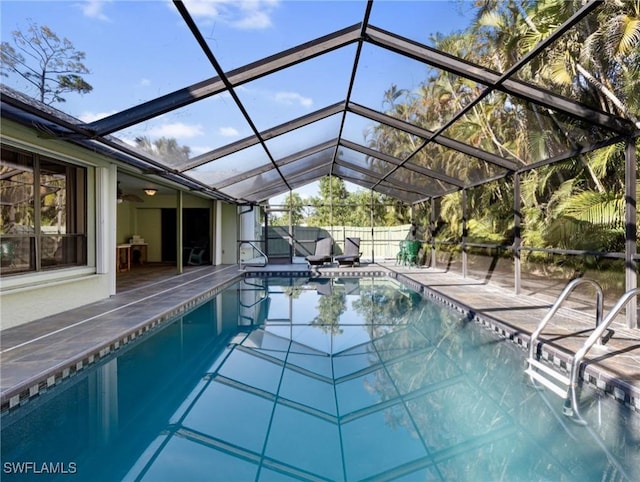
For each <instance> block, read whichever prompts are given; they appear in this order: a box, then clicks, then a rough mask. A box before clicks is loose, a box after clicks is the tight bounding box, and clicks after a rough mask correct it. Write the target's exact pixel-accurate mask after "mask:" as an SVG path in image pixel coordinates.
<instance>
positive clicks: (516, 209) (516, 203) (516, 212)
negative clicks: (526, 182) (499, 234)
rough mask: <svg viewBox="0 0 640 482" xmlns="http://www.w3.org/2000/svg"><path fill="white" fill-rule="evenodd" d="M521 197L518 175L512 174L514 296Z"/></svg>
mask: <svg viewBox="0 0 640 482" xmlns="http://www.w3.org/2000/svg"><path fill="white" fill-rule="evenodd" d="M521 209H522V197H521V196H520V173H518V172H515V173H513V286H514V291H515V294H517V295H519V294H520V289H521V285H520V281H521V280H520V277H521V268H520V243H521V241H522V239H521V232H520V223H521V221H522V213H521V211H520V210H521Z"/></svg>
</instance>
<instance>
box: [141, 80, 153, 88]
mask: <svg viewBox="0 0 640 482" xmlns="http://www.w3.org/2000/svg"><path fill="white" fill-rule="evenodd" d="M140 85H141V86H142V87H148V86H149V85H151V81H150V80H149V79H140Z"/></svg>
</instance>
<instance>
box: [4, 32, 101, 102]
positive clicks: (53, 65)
mask: <svg viewBox="0 0 640 482" xmlns="http://www.w3.org/2000/svg"><path fill="white" fill-rule="evenodd" d="M11 35H12V36H13V43H14V45H13V46H12V45H10V44H9V42H2V43H1V44H0V74H1V75H2V76H5V77H8V76H9V75H10V74H17V75H18V76H20V77H22V78H23V79H24V80H26V81H27V82H28V83H29V84H30V87H32V88H33V87H35V89H36V91H37V92H38V97H37V98H38V99H39V100H40V102H43V103H45V104H48V105H51V104H53V103H54V102H65V98H64V97H62V94H64V93H65V92H79V93H81V94H86V93H88V92H91V91H92V90H93V87H92V86H91V85H90V84H88V83H87V82H86V81H85V80H84V78H83V77H82V75H85V74H89V73H90V72H89V69H87V67H86V66H85V65H84V64H83V60H84V57H85V53H84V52H81V51H79V50H76V49H75V47H74V46H73V44H72V43H71V41H69V40H68V39H67V38H62V39H60V37H58V36H57V35H56V34H55V33H54V32H53V31H52V30H51V29H50V28H49V27H47V26H46V25H43V26H39V25H38V24H36V23H33V22H31V23H30V24H29V28H28V29H27V31H26V32H22V31H20V30H15V31H13V32H12V34H11Z"/></svg>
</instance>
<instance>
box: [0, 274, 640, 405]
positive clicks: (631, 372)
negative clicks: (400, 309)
mask: <svg viewBox="0 0 640 482" xmlns="http://www.w3.org/2000/svg"><path fill="white" fill-rule="evenodd" d="M256 271H257V270H256ZM260 271H261V272H266V274H272V275H273V274H277V273H281V272H282V273H285V274H287V275H290V274H296V273H297V274H308V273H309V272H308V270H307V267H306V265H274V266H268V267H267V268H265V269H261V270H260ZM371 273H376V274H380V273H387V274H389V275H391V276H393V277H395V278H398V279H399V280H401V281H403V282H405V283H407V284H409V285H410V286H412V287H413V288H415V289H417V290H419V291H422V292H423V293H424V294H425V295H426V296H431V297H434V298H436V299H437V300H439V301H441V302H443V303H446V304H450V305H452V306H454V307H455V308H457V309H458V310H460V311H461V312H462V313H464V314H465V315H466V316H467V318H468V319H469V320H470V321H473V322H478V323H481V324H483V325H485V326H486V327H487V328H488V329H491V330H493V331H495V332H497V333H498V334H499V335H500V336H503V337H505V338H509V339H511V340H513V341H514V342H515V343H517V344H520V345H522V346H523V348H525V347H527V346H528V340H529V334H530V333H531V332H532V331H533V330H534V329H535V327H536V325H537V324H538V322H539V321H540V320H541V319H542V318H543V317H544V316H545V315H546V313H547V312H548V310H549V309H550V307H551V306H552V304H553V302H554V300H555V296H553V297H552V296H549V295H545V294H544V293H545V291H544V289H537V290H535V292H533V291H529V292H524V293H522V294H520V295H517V296H516V295H515V294H514V293H513V292H512V290H509V289H505V288H504V287H500V286H498V285H496V284H493V283H491V282H487V281H486V280H480V279H472V278H463V277H462V276H461V275H460V274H457V273H453V272H449V271H447V270H444V269H431V268H422V267H403V266H395V265H394V264H393V263H389V264H363V265H362V266H360V267H355V268H344V267H340V268H337V267H335V266H333V267H327V268H320V269H319V270H317V271H314V272H313V274H314V275H317V274H325V275H328V276H338V275H340V276H350V275H353V276H357V275H363V274H371ZM242 275H243V272H242V271H241V270H240V269H239V268H238V267H237V266H235V265H227V266H216V267H213V266H202V267H197V268H190V269H189V270H187V271H186V272H185V273H183V274H181V275H175V274H174V273H173V272H172V271H169V272H168V273H167V272H166V271H165V272H164V273H160V272H156V273H155V274H150V275H148V276H147V277H144V276H142V277H141V276H138V277H137V278H136V279H135V282H134V283H130V284H127V281H126V280H121V281H120V280H119V284H118V289H119V292H118V294H116V295H115V296H113V297H111V298H109V299H107V300H103V301H100V302H97V303H92V304H90V305H87V306H85V307H83V308H80V309H76V310H72V311H68V312H64V313H60V314H58V315H54V316H51V317H48V318H46V319H42V320H37V321H34V322H31V323H28V324H25V325H22V326H19V327H15V328H10V329H7V330H3V331H2V332H0V401H1V404H2V407H1V411H2V412H5V411H6V410H10V409H12V408H14V407H17V406H19V405H21V404H23V403H25V402H26V401H27V400H29V399H30V398H32V397H36V396H38V394H39V393H40V392H42V391H46V390H48V389H50V388H51V387H53V386H55V385H56V384H58V383H60V382H61V381H62V380H64V379H66V378H68V377H72V376H74V374H76V373H78V372H79V371H81V370H82V369H84V368H85V367H88V366H91V365H93V364H95V363H98V362H99V361H100V359H102V358H104V357H106V356H107V355H109V354H110V353H112V352H114V351H116V350H118V349H119V348H121V347H122V346H124V345H126V344H128V343H129V342H131V341H133V340H135V339H138V338H139V337H140V336H142V335H144V334H146V333H148V332H151V331H152V330H153V328H155V327H157V326H158V325H160V324H161V323H162V322H163V321H166V320H167V319H170V318H172V317H174V316H176V315H179V314H180V313H182V312H184V311H187V310H189V309H190V308H191V307H193V306H195V305H197V304H199V303H200V302H201V301H203V300H205V299H207V298H209V297H211V296H212V295H215V294H216V293H217V292H219V291H220V290H221V289H223V288H224V287H226V286H227V285H229V284H230V283H232V282H233V281H235V280H237V279H238V278H239V277H240V276H242ZM541 288H544V287H541ZM547 292H548V291H547ZM623 322H624V320H623V319H622V318H621V319H620V321H618V320H616V321H614V323H613V324H612V327H611V328H612V329H613V330H614V334H613V335H612V336H611V338H610V339H609V340H608V342H607V343H606V345H604V346H603V347H598V346H595V347H594V348H593V349H592V350H591V351H590V352H589V353H588V355H587V357H586V359H585V367H584V372H583V373H582V377H583V378H584V379H585V380H587V381H588V382H589V383H591V384H593V385H595V386H598V387H599V388H601V389H603V390H605V391H606V392H607V393H608V394H610V395H611V396H612V397H615V398H616V399H617V400H618V401H619V402H621V403H624V404H625V405H627V406H629V407H631V408H632V409H634V410H635V411H636V412H640V329H630V328H627V327H626V326H625V325H624V323H623ZM594 324H595V318H594V314H593V309H592V308H591V307H588V306H586V305H585V304H582V303H580V302H579V301H578V302H572V303H569V304H568V305H567V307H566V308H561V309H560V311H559V312H558V313H557V315H556V316H555V317H554V318H553V320H552V322H551V323H550V324H549V325H548V327H547V328H546V329H545V331H544V332H543V333H542V335H541V338H540V341H542V342H543V343H544V344H543V347H542V356H543V358H544V359H546V360H548V361H549V362H550V363H553V364H555V365H557V366H560V367H565V366H566V364H567V360H570V359H571V357H572V354H573V353H575V352H576V351H577V350H578V349H579V347H580V346H581V345H582V343H583V342H584V340H585V339H586V338H587V337H588V336H589V334H590V333H591V331H592V330H593V327H594Z"/></svg>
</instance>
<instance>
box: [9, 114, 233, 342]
mask: <svg viewBox="0 0 640 482" xmlns="http://www.w3.org/2000/svg"><path fill="white" fill-rule="evenodd" d="M0 141H1V143H2V145H6V146H7V147H13V148H18V149H21V150H25V151H30V152H37V153H40V154H42V155H46V156H49V157H51V158H54V159H58V160H60V161H64V162H67V163H70V164H75V165H78V166H82V167H85V168H86V169H87V194H86V197H87V206H86V217H87V219H86V223H87V229H86V243H87V264H86V265H85V266H74V267H64V268H62V267H61V268H58V269H52V270H45V271H39V272H36V271H33V272H27V273H20V274H12V275H3V276H1V277H0V330H5V329H7V328H11V327H14V326H18V325H22V324H25V323H28V322H30V321H34V320H37V319H40V318H45V317H47V316H51V315H54V314H56V313H60V312H63V311H67V310H71V309H75V308H78V307H81V306H83V305H86V304H90V303H93V302H96V301H100V300H102V299H106V298H108V297H109V296H111V295H114V294H115V293H116V245H117V244H121V243H126V242H128V240H129V238H130V237H131V236H132V235H134V234H138V235H140V236H142V237H144V238H145V241H146V242H148V243H149V248H150V251H149V258H148V260H149V261H154V260H155V257H156V254H155V251H153V249H152V248H153V246H155V247H158V248H159V246H160V226H159V223H151V224H149V223H146V224H145V223H141V219H142V218H143V217H145V216H146V215H147V214H148V212H145V209H146V210H147V211H149V210H152V211H156V212H160V210H161V209H162V208H176V207H177V196H176V191H175V189H173V193H172V194H168V195H158V196H154V197H153V198H145V202H144V204H141V203H128V202H123V203H120V204H118V203H117V202H116V198H117V177H118V167H117V166H116V163H115V162H114V161H113V160H112V159H109V158H108V157H106V156H104V155H101V154H96V153H94V152H91V151H88V150H85V149H82V148H81V147H78V146H74V145H72V144H69V143H67V142H64V141H61V140H57V139H51V138H45V137H41V136H39V135H38V133H37V132H36V131H34V130H32V129H30V128H28V127H24V126H21V125H19V124H17V123H14V122H12V121H9V120H6V119H3V120H2V132H1V133H0ZM129 173H130V174H136V173H132V172H129ZM169 189H171V188H169ZM215 204H216V203H215V202H214V201H212V200H211V199H206V198H203V197H199V196H194V195H191V194H189V193H184V194H183V207H185V208H190V207H196V208H203V207H204V208H209V209H210V210H211V211H212V213H213V211H214V209H215ZM143 206H144V208H143ZM223 212H224V213H225V222H224V223H223V224H224V226H225V229H229V233H228V235H225V237H224V239H225V246H226V249H225V251H226V252H227V253H226V254H227V255H228V256H227V257H225V259H229V260H231V259H232V260H233V261H230V262H233V263H235V253H234V252H233V249H232V248H233V247H235V244H236V243H235V233H236V228H235V224H234V219H235V206H231V205H227V206H226V207H225V209H224V210H223ZM231 214H233V215H231ZM212 216H213V214H212ZM143 224H144V225H145V226H147V227H145V228H144V229H143V231H144V232H140V231H139V230H140V229H141V228H142V227H143ZM229 226H231V227H229ZM211 229H212V233H211V239H215V227H214V224H213V223H212V224H211Z"/></svg>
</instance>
